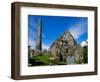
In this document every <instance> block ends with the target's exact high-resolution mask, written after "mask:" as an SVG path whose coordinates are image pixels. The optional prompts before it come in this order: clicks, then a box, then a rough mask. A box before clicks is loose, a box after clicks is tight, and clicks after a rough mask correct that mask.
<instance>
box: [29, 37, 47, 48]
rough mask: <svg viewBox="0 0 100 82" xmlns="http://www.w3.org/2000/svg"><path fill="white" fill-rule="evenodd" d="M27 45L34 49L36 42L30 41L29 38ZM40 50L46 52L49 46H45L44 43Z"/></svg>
mask: <svg viewBox="0 0 100 82" xmlns="http://www.w3.org/2000/svg"><path fill="white" fill-rule="evenodd" d="M28 45H29V46H31V48H32V49H35V48H36V41H35V40H33V39H31V38H29V40H28ZM42 49H46V50H48V49H49V46H48V45H47V44H45V43H42Z"/></svg>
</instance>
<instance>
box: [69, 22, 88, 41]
mask: <svg viewBox="0 0 100 82" xmlns="http://www.w3.org/2000/svg"><path fill="white" fill-rule="evenodd" d="M69 31H70V32H71V34H72V35H73V37H74V38H75V39H78V38H79V37H80V36H81V35H83V34H84V33H85V32H86V31H87V27H86V21H85V22H78V23H77V24H75V25H73V26H71V28H70V29H69Z"/></svg>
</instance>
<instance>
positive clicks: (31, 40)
mask: <svg viewBox="0 0 100 82" xmlns="http://www.w3.org/2000/svg"><path fill="white" fill-rule="evenodd" d="M28 45H29V46H31V48H32V49H35V47H36V41H35V40H33V39H31V38H29V40H28Z"/></svg>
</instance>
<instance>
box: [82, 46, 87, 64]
mask: <svg viewBox="0 0 100 82" xmlns="http://www.w3.org/2000/svg"><path fill="white" fill-rule="evenodd" d="M83 63H88V46H84V47H83Z"/></svg>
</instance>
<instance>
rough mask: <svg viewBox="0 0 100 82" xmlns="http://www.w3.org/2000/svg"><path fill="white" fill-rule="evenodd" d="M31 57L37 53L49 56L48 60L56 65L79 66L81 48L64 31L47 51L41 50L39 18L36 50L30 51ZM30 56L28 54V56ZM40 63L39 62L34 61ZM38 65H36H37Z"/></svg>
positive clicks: (40, 23)
mask: <svg viewBox="0 0 100 82" xmlns="http://www.w3.org/2000/svg"><path fill="white" fill-rule="evenodd" d="M29 53H31V57H34V56H36V55H37V54H39V53H42V54H44V55H45V54H46V55H48V54H49V59H50V60H53V62H54V64H55V65H56V64H57V65H65V64H80V63H82V60H83V54H82V48H81V46H80V45H78V44H77V42H76V41H75V39H74V37H73V36H72V34H71V33H70V32H69V31H68V30H66V31H64V32H63V33H62V34H61V35H60V36H59V37H58V38H57V39H56V40H55V42H54V43H53V44H52V45H51V47H50V48H49V50H47V51H45V52H44V51H43V50H42V21H41V18H39V23H38V32H37V41H36V50H33V51H32V50H31V51H30V52H29ZM29 55H30V54H29ZM37 62H40V61H36V63H37ZM37 64H38V63H37Z"/></svg>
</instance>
